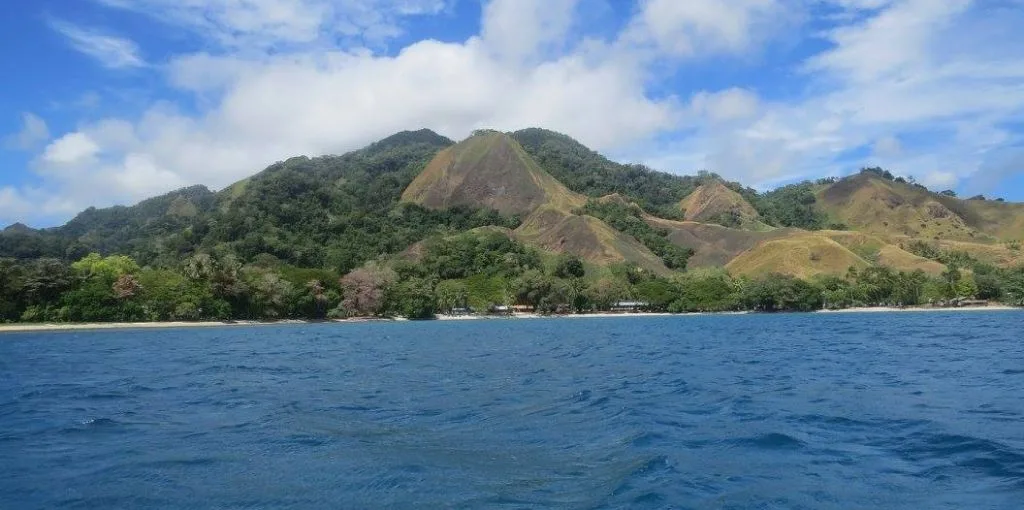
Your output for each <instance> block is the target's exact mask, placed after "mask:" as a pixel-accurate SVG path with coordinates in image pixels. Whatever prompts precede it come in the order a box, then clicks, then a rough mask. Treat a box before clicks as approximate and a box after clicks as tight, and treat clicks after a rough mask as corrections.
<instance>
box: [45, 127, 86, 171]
mask: <svg viewBox="0 0 1024 510" xmlns="http://www.w3.org/2000/svg"><path fill="white" fill-rule="evenodd" d="M99 152H100V146H99V145H97V144H96V142H94V141H93V140H92V138H90V137H89V136H88V135H86V134H84V133H81V132H75V133H69V134H66V135H64V136H62V137H60V138H58V139H57V140H54V142H53V143H51V144H50V145H48V146H46V150H45V151H43V155H42V158H41V159H42V161H43V162H44V163H46V164H49V165H77V164H81V163H85V162H87V161H89V160H92V159H93V158H94V157H96V155H97V154H98V153H99Z"/></svg>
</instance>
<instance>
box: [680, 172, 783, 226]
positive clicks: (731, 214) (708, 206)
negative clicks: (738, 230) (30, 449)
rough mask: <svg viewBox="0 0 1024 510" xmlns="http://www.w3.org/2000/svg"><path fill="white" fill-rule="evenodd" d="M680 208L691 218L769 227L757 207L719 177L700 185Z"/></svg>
mask: <svg viewBox="0 0 1024 510" xmlns="http://www.w3.org/2000/svg"><path fill="white" fill-rule="evenodd" d="M679 208H680V209H681V210H682V211H683V217H684V218H685V219H686V220H687V221H699V222H703V223H717V224H719V225H724V226H729V227H751V228H757V229H763V228H764V227H767V225H764V224H763V223H761V222H760V215H759V214H758V212H757V210H756V209H754V206H752V205H750V203H749V202H747V200H746V199H745V198H743V196H742V195H740V194H739V193H737V192H735V191H733V190H731V189H729V188H728V187H726V186H725V184H723V183H722V182H721V181H719V180H712V181H711V182H708V183H707V184H702V185H700V186H698V187H697V189H695V190H693V193H690V194H689V195H687V196H686V198H684V199H683V200H682V201H680V202H679Z"/></svg>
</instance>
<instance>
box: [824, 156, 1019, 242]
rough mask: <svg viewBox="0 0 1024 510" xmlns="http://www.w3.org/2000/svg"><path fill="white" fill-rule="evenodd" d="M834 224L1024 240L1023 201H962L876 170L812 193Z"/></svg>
mask: <svg viewBox="0 0 1024 510" xmlns="http://www.w3.org/2000/svg"><path fill="white" fill-rule="evenodd" d="M816 198H817V207H818V208H819V209H820V210H821V211H822V212H823V213H824V214H826V215H828V217H829V218H830V219H831V220H832V221H833V222H838V223H843V224H845V225H847V226H848V227H850V228H852V229H855V230H860V231H864V232H870V233H875V234H882V235H894V236H907V237H912V238H924V239H933V240H954V241H965V242H978V243H995V242H998V241H1010V240H1021V239H1024V205H1022V204H1009V203H1003V202H996V201H987V200H961V199H959V198H956V197H952V196H947V195H943V194H939V193H933V192H931V191H929V190H927V189H926V188H924V187H922V186H918V185H914V184H911V183H908V182H903V181H902V180H895V179H892V180H890V179H888V178H886V177H884V176H882V175H880V174H879V173H877V172H873V171H863V172H861V173H859V174H857V175H853V176H850V177H847V178H844V179H840V180H839V181H837V182H835V183H834V184H831V185H828V186H825V187H823V188H821V189H820V190H819V191H818V192H817V193H816Z"/></svg>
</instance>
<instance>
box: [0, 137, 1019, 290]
mask: <svg viewBox="0 0 1024 510" xmlns="http://www.w3.org/2000/svg"><path fill="white" fill-rule="evenodd" d="M887 174H888V172H883V171H879V170H877V169H867V170H864V171H862V172H860V173H858V174H854V175H851V176H847V177H845V178H843V179H837V180H833V181H830V182H819V183H810V182H805V183H799V184H795V185H790V186H787V187H783V188H780V189H778V190H774V191H773V192H771V193H764V194H759V193H757V192H755V191H753V190H751V189H750V188H745V187H743V186H742V185H740V184H738V183H730V182H728V181H725V180H724V179H721V178H720V177H718V176H716V175H714V174H708V173H701V174H698V175H697V176H678V175H673V174H667V173H664V172H657V171H653V170H650V169H647V168H646V167H642V166H639V165H623V164H620V163H615V162H613V161H611V160H608V159H607V158H605V157H603V156H601V155H600V154H598V153H597V152H595V151H592V150H590V149H588V148H586V147H585V146H583V145H582V144H580V143H579V142H577V141H575V140H573V139H572V138H570V137H568V136H566V135H563V134H560V133H555V132H552V131H548V130H544V129H539V128H529V129H525V130H520V131H515V132H511V133H500V132H497V131H490V130H483V131H480V132H478V133H475V134H474V136H471V137H469V138H467V139H466V140H463V141H460V142H458V143H456V142H453V141H452V140H450V139H448V138H446V137H443V136H441V135H438V134H437V133H435V132H433V131H430V130H427V129H421V130H418V131H403V132H400V133H396V134H395V135H392V136H389V137H387V138H384V139H382V140H380V141H378V142H375V143H373V144H370V145H368V146H367V147H364V148H363V149H359V150H357V151H353V152H350V153H347V154H344V155H341V156H321V157H316V158H308V157H297V158H289V159H287V160H285V161H282V162H278V163H275V164H273V165H270V166H268V167H267V168H266V169H265V170H263V171H262V172H259V173H257V174H255V175H253V176H251V177H248V178H246V179H243V180H241V181H238V182H236V183H234V184H232V185H229V186H227V187H225V188H223V189H221V190H219V191H216V192H214V191H211V190H209V189H207V188H206V187H204V186H191V187H187V188H182V189H180V190H176V191H173V192H170V193H167V194H164V195H161V196H158V197H153V198H151V199H147V200H143V201H141V202H139V203H138V204H136V205H134V206H115V207H111V208H105V209H96V208H89V209H87V210H85V211H83V212H82V213H80V214H79V215H77V216H76V217H75V218H73V219H72V220H71V221H69V222H68V223H67V224H65V225H62V226H59V227H52V228H48V229H31V228H28V227H25V226H24V225H12V226H10V227H8V228H6V229H4V231H2V232H0V256H13V257H16V258H37V257H44V256H48V257H58V258H67V259H74V258H75V257H78V256H82V255H84V254H85V253H87V252H89V251H98V252H101V253H126V254H129V255H132V256H133V257H136V258H138V259H139V260H140V261H142V262H143V263H147V264H157V265H166V264H172V263H174V261H176V260H180V258H181V257H182V256H184V255H187V254H189V253H195V252H201V251H210V250H221V251H224V250H227V251H231V252H234V253H237V254H238V255H239V256H240V257H242V258H243V259H245V260H250V259H252V258H253V257H256V256H258V255H264V254H265V255H268V256H271V257H274V258H277V259H280V260H282V261H287V262H288V263H291V264H295V265H301V266H309V267H333V268H337V269H340V270H347V269H351V268H353V267H357V266H359V265H360V264H362V263H364V262H366V261H367V260H372V259H374V258H378V257H380V256H389V255H394V254H397V253H399V252H401V251H402V250H405V249H407V248H409V247H410V246H412V245H413V244H415V243H416V242H418V241H420V240H422V239H424V238H426V237H429V236H431V235H436V234H437V233H440V232H445V231H449V232H450V231H460V230H464V229H471V228H478V227H485V226H497V227H500V228H509V229H510V231H511V232H513V235H514V236H515V238H516V239H518V240H520V241H522V242H525V243H527V244H530V245H533V246H536V247H538V248H541V249H544V250H547V251H550V252H553V253H567V254H573V255H577V256H580V257H582V258H583V259H585V260H587V261H588V262H591V263H594V264H598V265H609V264H616V263H632V264H636V265H637V266H639V267H642V268H645V269H647V270H650V271H652V272H655V273H659V274H667V272H669V270H668V268H667V267H666V266H665V264H664V263H663V262H662V261H661V260H659V257H658V255H655V254H654V253H653V252H652V248H651V246H654V245H652V244H650V243H651V242H653V241H652V239H654V240H655V241H657V239H658V237H659V236H660V238H661V239H663V240H664V241H657V243H656V244H658V243H666V242H667V243H669V244H671V245H674V246H677V247H679V248H681V249H685V250H690V251H691V257H690V259H689V264H688V265H689V267H694V268H696V267H724V268H726V269H729V268H730V265H731V266H732V268H733V269H734V270H735V271H736V272H737V273H742V274H757V273H762V272H778V273H783V274H790V275H792V276H800V277H804V276H807V275H813V274H820V273H822V272H826V273H836V272H839V269H840V267H839V266H841V265H843V264H847V263H850V264H853V265H854V266H862V265H863V264H864V263H866V264H868V265H885V266H888V267H893V268H905V269H910V270H913V269H921V270H923V271H926V272H928V273H929V274H936V273H937V272H941V269H942V268H945V267H946V266H945V265H944V264H942V263H940V262H938V261H936V260H933V259H929V258H925V257H922V256H920V255H918V254H916V253H911V252H910V251H907V250H905V249H904V248H905V247H906V246H910V245H914V246H918V244H920V243H925V244H930V245H934V247H935V249H937V250H940V251H941V250H946V251H953V252H963V253H967V254H970V256H971V257H975V258H977V259H978V260H984V261H990V262H991V263H994V264H998V265H1004V266H1005V265H1010V264H1015V263H1017V262H1019V261H1022V260H1024V258H1022V257H1021V256H1020V254H1019V242H1020V241H1021V240H1022V239H1024V204H1013V203H1003V202H998V201H990V200H980V199H975V200H961V199H958V198H956V197H952V196H947V195H944V194H940V193H934V192H931V191H929V190H927V189H924V188H923V187H921V186H919V185H915V184H913V183H910V182H907V181H906V180H903V179H900V178H896V177H893V176H891V174H888V175H887ZM590 202H595V203H603V204H604V205H606V206H612V209H615V208H619V209H623V208H625V209H628V208H630V207H636V208H638V210H640V211H642V214H641V215H640V216H638V217H637V218H638V220H637V221H640V223H642V224H646V225H647V226H646V227H644V228H647V229H649V232H650V233H653V234H651V235H653V236H654V237H653V238H652V237H650V236H648V237H646V238H644V240H643V241H641V240H640V238H637V237H635V236H636V235H638V234H636V233H635V232H634V233H627V232H625V231H622V230H619V229H617V228H614V227H612V226H611V225H610V224H608V223H607V222H606V221H604V220H602V219H600V218H597V217H594V216H591V215H589V214H586V213H581V212H580V211H581V210H582V209H583V206H584V205H586V204H588V203H590ZM683 205H685V206H688V207H682V206H683ZM681 209H686V212H685V213H684V212H683V211H682V210H681ZM627 220H628V221H627ZM695 220H696V221H695ZM623 221H627V223H629V222H633V221H634V220H629V219H628V218H625V219H623ZM623 224H626V223H623ZM630 224H634V225H637V224H636V223H630ZM825 225H835V226H837V227H843V228H847V229H852V230H854V231H856V232H857V233H860V234H865V235H867V237H866V238H865V239H867V238H870V241H863V240H859V241H857V242H855V243H854V242H853V241H850V240H849V239H852V237H851V236H850V235H846V234H838V233H835V232H836V231H835V230H833V231H825V230H822V226H825ZM830 232H831V233H830ZM645 235H647V234H645ZM844 236H845V237H844ZM844 240H846V241H847V242H845V243H844ZM353 241H354V242H353ZM851 243H852V244H851ZM659 245H660V244H659ZM779 247H786V250H788V253H789V254H790V255H787V256H786V257H780V256H777V254H778V253H780V251H784V250H780V248H779ZM793 254H803V256H798V255H793ZM823 259H828V260H823ZM737 260H739V261H738V262H736V261H737ZM733 262H736V263H733ZM822 262H827V263H829V264H822ZM749 268H755V269H749ZM823 268H824V270H823V271H819V270H821V269H823Z"/></svg>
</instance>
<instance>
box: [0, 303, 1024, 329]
mask: <svg viewBox="0 0 1024 510" xmlns="http://www.w3.org/2000/svg"><path fill="white" fill-rule="evenodd" d="M1012 310H1024V308H1017V307H1012V306H1004V305H992V306H965V307H961V308H931V307H916V308H895V307H862V308H846V309H843V310H818V311H816V312H812V313H892V312H901V313H902V312H996V311H1012ZM754 313H757V312H749V311H741V312H693V313H648V312H641V313H586V314H571V315H539V314H533V313H516V314H513V315H440V314H439V315H438V316H437V318H436V319H437V320H439V321H473V320H509V319H551V318H560V319H601V318H624V317H630V318H634V317H635V318H641V317H700V316H706V315H748V314H754ZM406 321H408V319H405V318H403V317H396V318H355V319H327V320H319V321H309V320H297V319H289V320H280V321H197V322H187V321H168V322H92V323H45V324H0V333H30V332H44V331H89V330H108V329H166V328H214V327H246V326H247V327H253V326H282V325H290V324H358V323H366V322H406Z"/></svg>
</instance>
